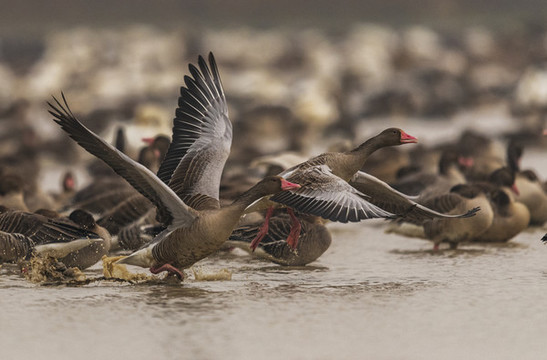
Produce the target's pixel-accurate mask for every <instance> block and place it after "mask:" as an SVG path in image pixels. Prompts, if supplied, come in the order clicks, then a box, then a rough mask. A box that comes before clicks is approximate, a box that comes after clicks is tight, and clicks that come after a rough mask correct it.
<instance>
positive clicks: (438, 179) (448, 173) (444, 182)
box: [392, 149, 470, 196]
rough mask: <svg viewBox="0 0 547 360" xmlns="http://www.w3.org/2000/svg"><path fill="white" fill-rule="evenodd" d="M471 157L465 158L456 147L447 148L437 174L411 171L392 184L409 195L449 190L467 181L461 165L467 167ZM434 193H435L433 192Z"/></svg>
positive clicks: (437, 193) (442, 155) (440, 192)
mask: <svg viewBox="0 0 547 360" xmlns="http://www.w3.org/2000/svg"><path fill="white" fill-rule="evenodd" d="M469 164H470V159H467V158H464V157H463V156H461V155H459V153H458V152H457V151H456V150H454V149H445V150H444V151H443V152H442V154H441V157H440V159H439V163H438V172H437V173H436V174H434V173H431V172H426V171H420V172H417V173H411V174H409V175H407V176H404V177H403V178H401V179H399V180H398V181H397V182H396V183H394V184H392V187H393V188H394V189H397V190H399V191H400V192H402V193H404V194H407V195H420V194H423V193H424V192H427V193H431V194H432V196H434V195H435V194H436V195H439V194H442V193H445V192H448V191H449V190H450V188H452V186H454V185H458V184H462V183H464V182H465V176H464V175H463V173H462V172H461V170H460V167H464V166H465V167H467V166H469ZM433 193H434V194H433Z"/></svg>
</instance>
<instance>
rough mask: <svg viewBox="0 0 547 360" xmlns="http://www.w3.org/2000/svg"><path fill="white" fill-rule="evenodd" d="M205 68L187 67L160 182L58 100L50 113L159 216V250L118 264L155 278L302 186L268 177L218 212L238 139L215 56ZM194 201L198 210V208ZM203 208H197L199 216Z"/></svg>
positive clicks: (191, 259)
mask: <svg viewBox="0 0 547 360" xmlns="http://www.w3.org/2000/svg"><path fill="white" fill-rule="evenodd" d="M198 64H199V69H198V68H196V67H195V66H193V65H190V66H189V69H190V72H191V74H192V77H189V76H185V78H184V80H185V83H186V87H182V88H181V96H180V98H179V107H178V108H177V110H176V116H175V119H174V126H173V139H172V142H171V145H170V146H169V150H168V151H167V154H166V156H165V158H164V160H163V162H162V164H161V166H160V169H159V171H158V175H157V176H156V175H155V174H154V173H152V172H151V171H150V170H149V169H147V168H146V167H144V166H142V165H141V164H138V163H136V162H135V161H133V160H132V159H130V158H129V157H127V156H126V155H125V154H123V153H121V152H120V151H118V150H116V149H115V148H114V147H113V146H111V145H110V144H108V143H106V142H105V141H104V140H102V139H101V138H100V137H98V136H97V135H96V134H94V133H93V132H91V131H90V130H89V129H87V128H86V127H85V126H83V125H82V124H81V123H80V122H79V121H78V120H77V119H76V118H75V117H74V115H73V114H72V112H71V111H70V108H69V107H68V105H67V103H66V100H65V98H64V96H63V101H64V105H62V104H61V103H60V102H58V101H57V100H55V102H56V105H52V104H50V106H51V108H52V110H51V111H50V113H51V114H52V115H53V116H54V117H55V119H54V120H55V121H56V122H57V123H58V124H59V125H61V127H62V128H63V130H65V131H66V132H67V133H69V135H70V136H71V137H72V138H73V139H74V140H75V141H76V142H78V144H80V145H81V146H82V147H83V148H84V149H86V150H87V151H88V152H90V153H91V154H93V155H95V156H97V157H98V158H100V159H102V160H103V161H104V162H105V163H107V164H108V165H109V166H110V167H111V168H112V169H113V170H114V171H115V172H116V173H118V174H119V175H120V176H122V177H123V178H124V179H125V180H127V182H129V183H130V184H131V186H132V187H133V188H135V189H136V190H137V191H138V192H139V193H141V194H142V195H143V196H145V197H146V198H147V199H148V200H150V201H151V202H152V203H153V204H154V205H156V207H157V209H158V217H159V220H160V221H161V222H162V223H163V224H164V225H165V226H166V229H165V230H164V231H162V232H161V233H160V234H158V235H157V236H156V237H155V239H154V241H153V243H152V244H151V245H149V246H147V247H146V248H143V249H141V250H139V251H137V252H135V253H133V254H131V255H130V256H128V257H126V258H124V259H122V260H120V261H119V262H120V263H126V264H132V265H138V266H143V267H150V270H151V271H152V272H154V273H156V272H160V271H164V270H167V271H170V272H172V273H175V274H176V275H178V276H179V277H182V273H181V272H180V269H182V268H185V267H188V266H190V265H192V264H193V263H195V262H196V261H198V260H200V259H202V258H204V257H206V256H208V255H209V254H211V253H213V252H214V251H216V250H217V249H218V248H219V247H220V246H221V245H222V243H223V242H224V241H225V240H226V239H227V238H228V236H229V235H230V233H231V232H232V229H233V228H234V227H235V226H236V224H237V222H238V220H239V218H240V216H241V215H242V214H243V211H244V210H245V208H246V207H247V206H248V205H249V204H250V203H251V202H253V201H255V200H256V199H258V198H260V197H262V196H265V195H268V194H274V193H277V192H281V191H283V190H289V189H293V188H296V187H298V185H295V184H291V183H289V182H287V181H286V180H284V179H283V178H281V177H268V178H265V179H263V180H262V181H260V182H259V183H258V184H257V185H255V186H254V187H252V188H251V189H250V190H248V191H247V192H245V193H244V194H243V195H241V196H240V197H239V198H238V199H236V200H235V201H234V202H233V203H232V204H230V205H228V206H226V207H222V208H220V205H219V196H218V195H219V184H220V177H221V174H222V170H223V168H224V163H225V162H226V159H227V157H228V154H229V150H230V144H231V140H232V125H231V122H230V120H229V118H228V108H227V105H226V99H225V96H224V91H223V89H222V85H221V82H220V76H219V74H218V69H217V66H216V63H215V60H214V57H213V55H212V54H210V55H209V66H208V64H207V63H206V62H205V60H204V59H203V58H202V57H201V56H200V57H199V59H198ZM181 199H184V201H188V203H189V204H192V205H193V206H195V207H196V208H192V207H190V206H189V204H186V203H185V202H184V201H183V200H181ZM198 208H199V209H198Z"/></svg>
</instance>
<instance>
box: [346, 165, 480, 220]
mask: <svg viewBox="0 0 547 360" xmlns="http://www.w3.org/2000/svg"><path fill="white" fill-rule="evenodd" d="M349 184H350V185H351V186H353V187H354V188H355V189H357V190H358V191H359V192H361V193H363V194H365V195H366V196H367V201H369V202H370V203H372V204H374V205H376V206H378V207H380V208H382V209H384V210H386V211H389V212H390V213H393V214H397V216H398V220H401V221H405V222H410V223H413V224H417V225H421V224H423V223H424V222H425V221H428V220H432V219H437V218H438V219H446V220H448V219H451V218H452V219H456V218H458V219H464V218H468V217H472V216H474V215H475V213H477V212H478V211H479V210H480V206H472V207H470V208H466V209H463V210H462V211H461V212H459V213H458V212H452V213H444V212H439V211H436V210H434V208H430V207H427V206H424V205H421V204H420V203H418V202H416V201H415V200H417V199H419V198H416V197H411V196H407V195H405V194H403V193H401V192H399V191H397V190H395V189H393V188H392V187H390V186H389V185H388V184H386V183H385V182H383V181H382V180H380V179H378V178H376V177H374V176H372V175H369V174H367V173H365V172H362V171H359V172H357V174H355V176H354V177H353V179H351V180H350V182H349Z"/></svg>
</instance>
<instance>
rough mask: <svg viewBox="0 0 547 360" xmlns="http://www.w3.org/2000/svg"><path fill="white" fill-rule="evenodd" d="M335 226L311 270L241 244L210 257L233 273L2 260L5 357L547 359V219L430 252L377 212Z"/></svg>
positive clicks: (0, 316) (210, 264)
mask: <svg viewBox="0 0 547 360" xmlns="http://www.w3.org/2000/svg"><path fill="white" fill-rule="evenodd" d="M331 229H332V231H333V237H334V241H333V245H332V247H331V248H330V249H329V250H328V251H327V253H325V254H324V256H323V257H321V258H320V259H319V260H318V261H317V262H315V263H314V264H313V266H308V267H306V268H284V267H279V266H276V265H270V264H269V263H264V262H262V261H259V260H249V258H248V257H247V256H244V255H242V254H235V255H234V254H224V255H221V256H217V257H214V258H211V259H207V260H206V261H204V262H203V263H202V265H203V266H205V267H207V268H208V269H211V270H214V269H222V268H228V269H230V270H231V271H232V272H233V276H232V280H231V281H216V282H196V281H192V280H189V281H186V282H184V283H183V284H175V283H173V284H171V283H169V284H141V285H128V284H122V283H113V282H107V281H102V282H98V283H93V284H90V285H87V286H83V287H66V286H37V285H33V284H30V283H28V282H26V281H25V280H23V279H21V278H20V277H19V276H17V275H14V274H11V271H10V269H9V267H8V268H6V267H4V268H3V269H2V270H1V271H2V274H3V275H2V276H0V288H1V294H2V295H1V296H0V308H1V312H0V323H1V324H2V325H1V327H0V344H1V349H2V354H3V355H2V358H6V359H7V358H26V359H31V358H36V359H50V358H51V359H68V358H80V359H101V358H107V357H111V356H115V355H117V354H123V355H124V357H126V356H131V357H132V358H135V359H149V358H164V359H170V358H177V359H178V358H180V359H252V358H255V359H279V358H287V359H334V358H337V359H356V358H370V359H439V358H443V359H461V358H466V359H485V358H498V359H514V358H517V357H518V358H520V359H538V358H544V356H545V354H544V351H545V350H546V349H547V348H546V347H545V339H544V334H545V333H547V307H546V305H545V304H547V291H545V288H546V287H547V266H546V263H547V262H546V260H547V247H546V246H543V245H542V244H541V242H540V241H539V239H540V237H541V235H542V232H544V231H545V230H541V229H534V230H533V231H529V232H524V233H521V234H520V235H519V236H518V237H517V238H516V239H515V240H513V241H511V242H510V243H508V244H505V245H498V246H483V245H466V246H462V248H461V249H460V250H456V251H452V250H447V251H442V252H441V253H439V254H433V253H432V252H431V251H430V248H431V245H430V244H429V243H428V242H426V241H423V240H418V239H408V238H403V237H400V236H397V235H392V234H389V235H386V234H384V233H383V224H382V222H381V221H372V222H368V223H362V224H352V225H346V226H342V225H336V224H334V225H333V226H332V227H331ZM88 274H89V275H99V274H100V269H99V266H95V267H94V268H93V269H92V270H90V271H88ZM76 354H77V355H76Z"/></svg>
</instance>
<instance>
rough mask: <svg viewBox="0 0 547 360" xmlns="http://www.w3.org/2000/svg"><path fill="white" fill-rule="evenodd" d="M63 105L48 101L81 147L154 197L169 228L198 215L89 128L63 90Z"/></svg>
mask: <svg viewBox="0 0 547 360" xmlns="http://www.w3.org/2000/svg"><path fill="white" fill-rule="evenodd" d="M62 97H63V102H64V106H63V105H61V103H60V102H59V101H58V100H57V99H56V98H55V97H54V98H53V99H54V100H55V103H56V104H57V106H55V105H53V104H51V103H49V102H48V105H49V106H50V107H51V110H50V111H49V113H50V114H51V115H53V116H54V117H55V119H54V121H55V122H56V123H57V124H59V125H60V126H61V128H62V129H63V130H64V131H66V132H67V133H68V134H69V135H70V137H71V138H73V139H74V140H75V141H76V142H77V143H78V144H79V145H80V146H81V147H83V148H84V149H85V150H87V151H88V152H89V153H91V154H93V155H95V156H96V157H98V158H99V159H101V160H103V161H104V162H105V163H106V164H107V165H108V166H110V167H111V168H112V170H114V171H115V172H116V173H117V174H118V175H120V176H122V177H123V178H124V179H125V180H126V181H127V182H128V183H129V184H131V186H133V187H134V188H135V189H136V190H137V191H138V192H140V193H141V194H142V195H144V196H145V197H146V198H148V200H150V201H152V202H153V203H154V204H155V205H156V206H157V207H158V211H159V212H160V213H161V214H162V215H163V216H162V220H163V221H164V223H165V224H167V225H169V228H171V229H174V228H177V227H181V226H188V225H190V224H191V223H192V221H193V220H194V218H195V215H194V213H193V212H192V210H190V208H189V207H188V206H187V205H186V204H185V203H184V202H183V201H182V200H181V199H180V198H179V197H178V196H177V194H175V193H174V192H173V190H171V188H169V187H168V186H167V185H165V184H164V183H163V182H162V181H161V180H160V179H159V178H158V177H157V176H156V175H155V174H154V173H153V172H151V171H150V170H148V169H147V168H146V167H144V166H142V165H141V164H139V163H137V162H136V161H134V160H132V159H131V158H129V157H128V156H127V155H125V154H124V153H122V152H120V151H119V150H117V149H116V148H114V147H113V146H112V145H110V144H109V143H107V142H106V141H104V140H103V139H101V138H100V137H99V136H98V135H97V134H95V133H93V132H92V131H91V130H89V129H88V128H86V127H85V126H84V125H82V123H80V122H79V121H78V120H77V119H76V117H75V116H74V115H73V114H72V111H71V110H70V108H69V106H68V104H67V102H66V99H65V96H64V94H62Z"/></svg>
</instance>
